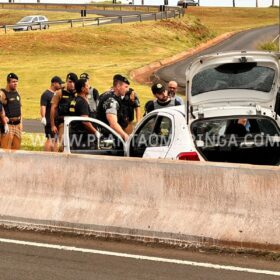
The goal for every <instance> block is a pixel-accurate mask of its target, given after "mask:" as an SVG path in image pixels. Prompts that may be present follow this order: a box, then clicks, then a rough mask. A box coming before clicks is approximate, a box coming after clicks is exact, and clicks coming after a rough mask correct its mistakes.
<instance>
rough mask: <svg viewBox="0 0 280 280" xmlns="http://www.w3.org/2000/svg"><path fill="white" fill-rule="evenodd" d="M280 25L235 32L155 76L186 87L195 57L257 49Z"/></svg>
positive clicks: (271, 36)
mask: <svg viewBox="0 0 280 280" xmlns="http://www.w3.org/2000/svg"><path fill="white" fill-rule="evenodd" d="M278 30H279V26H278V25H273V26H268V27H263V28H258V29H251V30H247V31H243V32H240V33H238V34H235V35H234V36H233V37H231V38H229V39H227V40H225V41H223V42H221V43H219V44H217V45H215V46H213V47H210V48H208V49H206V50H204V51H202V52H200V53H198V54H196V55H194V56H192V57H189V58H186V59H184V60H181V61H180V62H177V63H174V64H172V65H169V66H166V67H164V68H161V69H160V70H159V71H157V72H156V73H155V76H156V77H157V78H159V79H160V80H162V81H164V82H168V81H170V80H176V81H177V82H178V84H179V86H180V88H182V89H184V88H185V72H186V69H187V67H188V65H189V64H190V63H191V62H192V61H193V59H194V58H196V57H198V56H200V55H205V54H209V53H215V52H222V51H232V50H257V49H258V46H259V45H260V44H261V43H262V42H266V41H269V40H272V39H274V38H275V37H276V36H277V35H278Z"/></svg>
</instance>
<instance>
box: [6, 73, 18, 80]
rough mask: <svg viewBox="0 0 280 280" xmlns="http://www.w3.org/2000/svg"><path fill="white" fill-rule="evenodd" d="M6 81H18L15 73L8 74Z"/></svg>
mask: <svg viewBox="0 0 280 280" xmlns="http://www.w3.org/2000/svg"><path fill="white" fill-rule="evenodd" d="M8 79H16V80H18V76H17V75H16V74H15V73H10V74H8V76H7V80H8Z"/></svg>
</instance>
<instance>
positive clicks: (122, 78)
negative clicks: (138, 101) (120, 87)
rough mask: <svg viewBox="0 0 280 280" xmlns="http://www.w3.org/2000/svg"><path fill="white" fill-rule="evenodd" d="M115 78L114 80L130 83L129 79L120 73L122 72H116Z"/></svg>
mask: <svg viewBox="0 0 280 280" xmlns="http://www.w3.org/2000/svg"><path fill="white" fill-rule="evenodd" d="M113 80H114V81H120V82H123V83H126V84H127V85H130V82H129V80H128V79H127V78H126V77H124V76H122V75H120V74H116V75H115V76H114V77H113Z"/></svg>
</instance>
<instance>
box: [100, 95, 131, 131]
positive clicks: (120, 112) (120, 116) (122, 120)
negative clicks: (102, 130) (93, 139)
mask: <svg viewBox="0 0 280 280" xmlns="http://www.w3.org/2000/svg"><path fill="white" fill-rule="evenodd" d="M109 98H114V99H115V100H116V101H117V102H118V104H119V109H118V111H117V117H118V123H119V125H120V126H121V127H122V128H126V127H127V125H128V120H127V119H126V118H125V116H124V115H123V110H122V103H121V99H120V98H119V97H117V96H116V95H115V94H114V92H113V91H108V92H105V93H103V94H102V95H101V96H100V97H99V103H98V106H97V119H99V120H100V121H102V122H104V123H106V124H108V125H109V122H108V120H107V117H106V109H105V108H104V103H105V102H106V101H107V99H109Z"/></svg>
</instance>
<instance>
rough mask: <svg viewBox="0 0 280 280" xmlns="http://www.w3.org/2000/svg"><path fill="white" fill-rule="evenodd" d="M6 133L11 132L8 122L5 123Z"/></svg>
mask: <svg viewBox="0 0 280 280" xmlns="http://www.w3.org/2000/svg"><path fill="white" fill-rule="evenodd" d="M4 133H5V134H7V133H9V125H8V124H7V123H6V124H5V125H4Z"/></svg>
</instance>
